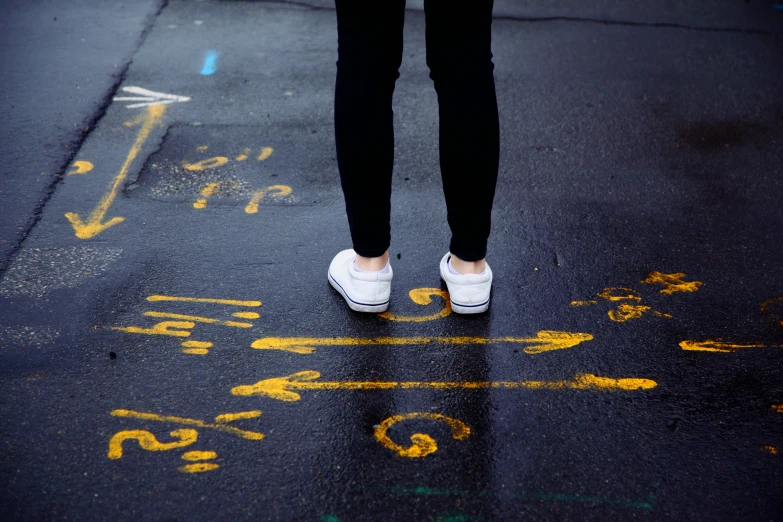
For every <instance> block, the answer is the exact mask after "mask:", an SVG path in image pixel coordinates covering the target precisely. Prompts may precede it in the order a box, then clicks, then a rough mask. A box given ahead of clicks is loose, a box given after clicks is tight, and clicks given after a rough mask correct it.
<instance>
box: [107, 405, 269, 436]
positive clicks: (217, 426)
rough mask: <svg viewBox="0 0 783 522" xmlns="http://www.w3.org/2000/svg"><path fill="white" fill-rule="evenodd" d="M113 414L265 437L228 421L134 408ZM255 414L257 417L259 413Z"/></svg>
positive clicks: (113, 415)
mask: <svg viewBox="0 0 783 522" xmlns="http://www.w3.org/2000/svg"><path fill="white" fill-rule="evenodd" d="M259 414H260V412H259ZM225 415H232V414H225ZM233 415H238V414H233ZM111 416H112V417H125V418H131V419H142V420H151V421H157V422H168V423H172V424H181V425H185V426H198V427H199V428H209V429H213V430H218V431H223V432H225V433H230V434H231V435H236V436H237V437H241V438H243V439H247V440H261V439H263V438H264V434H263V433H258V432H255V431H247V430H240V429H238V428H235V427H233V426H226V425H225V422H227V421H223V423H218V424H212V423H208V422H204V421H201V420H198V419H188V418H186V417H174V416H172V415H158V414H157V413H145V412H140V411H133V410H114V411H112V412H111ZM255 416H256V417H257V416H258V415H255ZM236 418H237V419H239V418H244V417H236Z"/></svg>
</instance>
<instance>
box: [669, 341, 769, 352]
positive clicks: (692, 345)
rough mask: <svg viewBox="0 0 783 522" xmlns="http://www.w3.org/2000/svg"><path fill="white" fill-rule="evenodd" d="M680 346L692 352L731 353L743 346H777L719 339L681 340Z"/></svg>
mask: <svg viewBox="0 0 783 522" xmlns="http://www.w3.org/2000/svg"><path fill="white" fill-rule="evenodd" d="M680 348H682V349H683V350H687V351H692V352H719V353H731V352H733V351H735V350H740V349H743V348H779V346H768V345H764V344H757V343H748V344H739V343H729V342H725V341H721V340H720V339H715V340H711V339H708V340H706V341H682V342H681V343H680Z"/></svg>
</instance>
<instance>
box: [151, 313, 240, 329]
mask: <svg viewBox="0 0 783 522" xmlns="http://www.w3.org/2000/svg"><path fill="white" fill-rule="evenodd" d="M144 315H146V316H147V317H160V318H163V319H181V320H183V321H193V322H196V323H209V324H221V325H223V326H234V327H236V328H252V327H253V324H252V323H240V322H238V321H221V320H219V319H212V318H210V317H201V316H198V315H185V314H170V313H168V312H153V311H148V312H144Z"/></svg>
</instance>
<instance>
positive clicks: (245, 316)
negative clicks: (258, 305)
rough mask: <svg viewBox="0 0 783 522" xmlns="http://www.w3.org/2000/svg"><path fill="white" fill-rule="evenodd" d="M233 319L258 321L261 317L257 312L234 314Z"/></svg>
mask: <svg viewBox="0 0 783 522" xmlns="http://www.w3.org/2000/svg"><path fill="white" fill-rule="evenodd" d="M231 315H233V316H234V317H239V318H240V319H258V318H259V317H261V316H260V315H259V314H258V312H234V313H233V314H231Z"/></svg>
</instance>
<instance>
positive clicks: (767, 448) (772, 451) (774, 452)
mask: <svg viewBox="0 0 783 522" xmlns="http://www.w3.org/2000/svg"><path fill="white" fill-rule="evenodd" d="M761 449H763V450H764V451H766V452H767V453H770V454H772V455H777V454H778V448H776V447H775V446H762V447H761Z"/></svg>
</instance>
